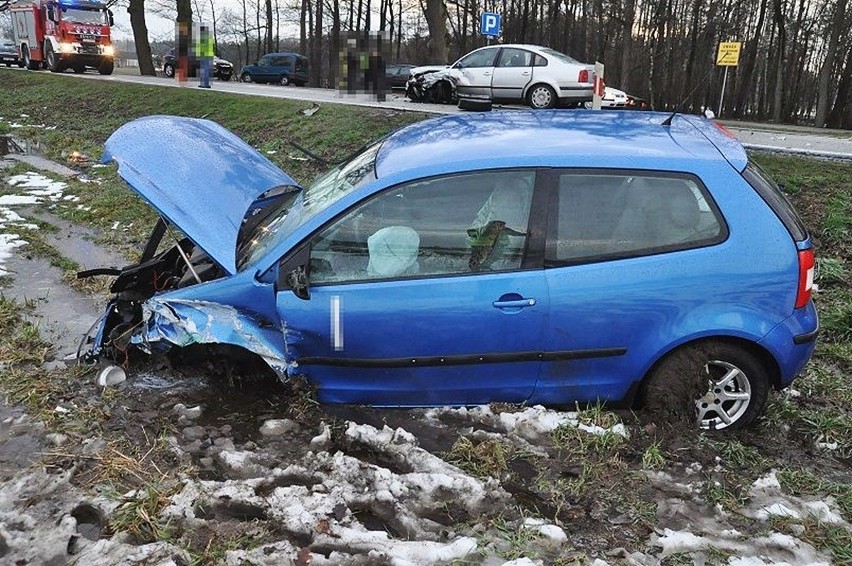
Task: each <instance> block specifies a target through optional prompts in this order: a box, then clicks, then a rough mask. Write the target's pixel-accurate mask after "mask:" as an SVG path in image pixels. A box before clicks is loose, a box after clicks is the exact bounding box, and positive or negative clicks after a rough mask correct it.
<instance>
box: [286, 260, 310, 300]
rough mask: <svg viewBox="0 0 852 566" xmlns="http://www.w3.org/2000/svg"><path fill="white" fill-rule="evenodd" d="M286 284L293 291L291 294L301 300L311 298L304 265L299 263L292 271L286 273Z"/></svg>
mask: <svg viewBox="0 0 852 566" xmlns="http://www.w3.org/2000/svg"><path fill="white" fill-rule="evenodd" d="M286 279H287V286H288V287H290V289H291V290H292V291H293V294H294V295H296V296H297V297H299V298H300V299H302V300H305V301H307V300H309V299H310V298H311V288H310V285H309V281H308V272H307V271H306V270H305V266H304V265H300V266H299V267H297V268H296V269H294V270H293V271H291V272H290V273H288V274H287V278H286Z"/></svg>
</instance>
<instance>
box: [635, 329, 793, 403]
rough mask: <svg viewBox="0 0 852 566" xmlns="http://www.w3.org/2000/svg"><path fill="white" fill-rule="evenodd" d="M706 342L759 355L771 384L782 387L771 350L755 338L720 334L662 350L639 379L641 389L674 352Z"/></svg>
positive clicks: (779, 373)
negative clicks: (723, 344) (734, 347)
mask: <svg viewBox="0 0 852 566" xmlns="http://www.w3.org/2000/svg"><path fill="white" fill-rule="evenodd" d="M705 342H717V343H725V344H729V345H731V346H737V347H739V348H742V349H744V350H747V351H749V352H750V353H751V354H752V355H753V356H755V357H757V358H758V359H759V360H760V362H761V363H762V364H763V367H764V368H765V369H766V372H767V374H768V377H769V384H770V385H771V386H772V387H773V388H775V389H780V388H781V369H780V367H779V366H778V362H777V361H776V360H775V357H774V356H773V355H772V353H771V352H769V350H767V349H766V348H764V347H763V346H761V345H760V344H758V343H757V342H754V341H753V340H749V339H747V338H741V337H739V336H730V335H724V334H720V335H716V336H702V337H700V338H694V339H692V340H688V341H686V342H683V343H680V344H677V345H675V346H672V347H671V348H669V349H668V350H665V351H663V352H661V353H660V354H659V355H658V356H657V358H656V359H655V360H654V362H653V363H652V364H651V365H650V366H649V367H648V369H647V370H646V371H645V374H644V375H643V376H642V379H640V380H639V382H638V385H639V389H641V386H642V385H643V384H644V383H645V382H646V381H647V380H648V377H649V376H651V374H652V373H653V372H654V370H655V369H656V368H658V367H659V365H660V364H661V363H662V362H663V360H665V359H666V358H667V357H669V356H671V355H672V354H673V353H674V352H676V351H678V350H680V349H681V348H686V347H688V346H697V345H701V344H702V343H705ZM637 400H638V399H637Z"/></svg>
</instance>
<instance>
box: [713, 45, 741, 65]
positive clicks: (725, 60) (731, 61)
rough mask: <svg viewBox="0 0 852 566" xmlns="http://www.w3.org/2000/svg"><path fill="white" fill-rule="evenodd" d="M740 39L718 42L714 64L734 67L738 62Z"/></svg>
mask: <svg viewBox="0 0 852 566" xmlns="http://www.w3.org/2000/svg"><path fill="white" fill-rule="evenodd" d="M740 47H742V42H740V41H723V42H721V43H719V52H718V53H717V54H716V64H717V65H719V66H722V67H736V66H737V64H739V62H740Z"/></svg>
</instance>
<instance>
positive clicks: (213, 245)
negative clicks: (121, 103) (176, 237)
mask: <svg viewBox="0 0 852 566" xmlns="http://www.w3.org/2000/svg"><path fill="white" fill-rule="evenodd" d="M105 147H106V151H105V152H104V156H103V159H102V161H103V162H104V163H108V162H110V161H115V162H116V163H117V164H118V174H119V175H121V178H122V179H124V180H125V182H127V184H128V185H130V187H131V188H132V189H133V190H134V191H136V192H137V193H138V194H139V195H140V196H141V197H142V198H144V199H145V200H146V201H148V203H150V204H151V206H153V207H154V208H155V209H156V210H157V211H158V212H159V213H160V214H161V215H163V217H165V218H166V220H168V221H169V222H170V223H171V224H172V225H174V226H176V227H177V228H178V229H180V230H181V231H182V232H183V233H184V234H186V236H187V237H188V238H189V239H190V240H192V241H193V242H194V243H195V244H196V245H197V246H199V247H201V249H203V250H204V251H205V252H207V254H208V255H209V256H210V257H211V258H212V259H213V260H214V261H215V262H216V263H218V264H219V265H220V266H221V267H222V269H224V270H225V271H227V272H228V273H230V274H234V273H236V271H237V268H236V249H237V236H238V234H239V231H240V225H241V223H242V221H243V218H244V216H245V214H246V211H247V210H248V209H249V206H251V204H252V203H253V202H254V201H255V199H256V198H258V197H259V196H260V195H261V194H262V193H264V192H266V191H268V190H269V189H273V188H275V187H279V186H282V185H297V183H296V182H295V181H294V180H293V179H292V178H291V177H290V176H289V175H287V174H286V173H284V172H283V171H282V170H281V169H279V168H278V167H277V166H275V165H274V164H273V163H272V162H270V161H269V160H268V159H266V158H265V157H263V156H262V155H261V154H260V153H258V152H257V151H256V150H255V149H254V148H252V147H251V146H250V145H248V144H247V143H245V142H244V141H243V140H241V139H240V138H238V137H237V136H235V135H234V134H232V133H231V132H229V131H228V130H226V129H225V128H223V127H222V126H220V125H218V124H216V123H214V122H211V121H210V120H201V119H197V118H183V117H178V116H148V117H145V118H139V119H137V120H133V121H132V122H129V123H127V124H125V125H123V126H121V127H120V128H119V129H117V130H116V131H115V132H114V133H113V134H112V135H111V136H110V137H109V139H108V140H107V141H106V144H105Z"/></svg>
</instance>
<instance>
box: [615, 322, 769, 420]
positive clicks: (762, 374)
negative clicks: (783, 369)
mask: <svg viewBox="0 0 852 566" xmlns="http://www.w3.org/2000/svg"><path fill="white" fill-rule="evenodd" d="M714 383H715V385H714ZM779 386H780V370H779V367H778V364H777V362H776V361H775V359H774V357H773V356H772V355H771V353H769V352H768V351H767V350H765V349H764V348H763V347H762V346H760V345H759V344H757V343H756V342H753V341H751V340H748V339H744V338H738V337H731V336H711V337H702V338H700V339H695V340H691V341H688V342H686V343H683V344H679V345H677V346H676V347H674V348H671V349H670V350H668V351H667V352H665V353H664V354H663V355H661V356H659V358H658V359H657V360H656V361H655V362H654V363H653V364H652V365H651V367H650V368H649V369H648V371H647V372H646V373H645V375H644V376H643V378H642V380H641V381H640V382H637V383H636V384H634V387H632V388H631V393H632V394H634V395H635V397H634V399H633V401H634V406H635V407H637V408H639V407H641V408H643V409H645V410H646V411H647V412H648V413H649V414H650V415H652V416H653V417H654V418H657V417H659V418H661V419H662V420H663V421H664V422H665V421H670V422H672V423H680V424H687V423H688V422H690V421H691V422H695V421H694V420H691V419H695V416H696V415H700V418H703V419H704V421H703V423H702V428H710V429H714V428H726V427H732V428H740V427H743V426H747V425H748V424H749V423H751V422H752V421H754V420H755V419H756V418H757V417H758V416H759V415H760V413H761V412H762V410H763V407H764V405H765V403H766V399H767V395H768V391H769V388H771V387H774V388H776V389H777V388H778V387H779ZM737 399H739V400H737Z"/></svg>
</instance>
